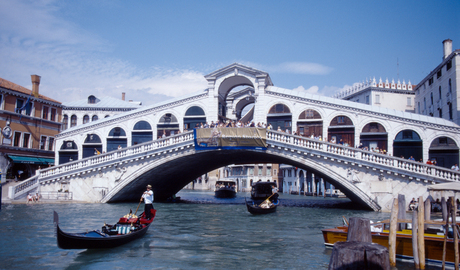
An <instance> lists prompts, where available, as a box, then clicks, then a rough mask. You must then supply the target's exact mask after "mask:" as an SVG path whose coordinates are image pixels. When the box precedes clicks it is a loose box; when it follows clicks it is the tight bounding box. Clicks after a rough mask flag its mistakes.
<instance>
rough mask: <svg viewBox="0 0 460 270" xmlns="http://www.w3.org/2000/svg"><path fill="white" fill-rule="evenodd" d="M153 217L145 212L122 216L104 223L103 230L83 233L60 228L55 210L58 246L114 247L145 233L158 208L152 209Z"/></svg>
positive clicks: (84, 247)
mask: <svg viewBox="0 0 460 270" xmlns="http://www.w3.org/2000/svg"><path fill="white" fill-rule="evenodd" d="M151 213H152V214H151V218H150V219H146V218H145V215H144V213H142V214H141V215H140V216H139V217H135V218H132V217H131V218H128V217H126V216H125V217H122V218H120V220H119V221H118V222H117V224H114V225H107V224H104V226H103V227H102V231H99V230H93V231H87V232H83V233H66V232H63V231H62V230H61V228H59V216H58V214H57V213H56V211H54V227H55V232H56V237H57V244H58V247H60V248H62V249H96V248H113V247H117V246H120V245H123V244H126V243H128V242H131V241H133V240H134V239H137V238H140V237H142V236H144V235H145V233H146V232H147V230H148V229H149V227H150V224H151V223H152V221H153V219H154V218H155V214H156V210H155V209H152V210H151Z"/></svg>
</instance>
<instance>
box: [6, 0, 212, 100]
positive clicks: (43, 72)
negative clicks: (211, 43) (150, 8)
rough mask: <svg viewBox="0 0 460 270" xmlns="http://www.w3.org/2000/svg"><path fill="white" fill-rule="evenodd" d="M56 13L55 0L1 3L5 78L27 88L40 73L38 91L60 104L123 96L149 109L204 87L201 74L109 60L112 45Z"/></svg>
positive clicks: (204, 81)
mask: <svg viewBox="0 0 460 270" xmlns="http://www.w3.org/2000/svg"><path fill="white" fill-rule="evenodd" d="M57 12H58V8H57V7H56V6H55V5H54V3H53V1H42V2H34V1H32V2H21V1H6V2H2V8H1V9H0V33H1V34H0V48H1V50H0V59H2V65H0V74H1V76H2V77H3V78H4V79H7V80H10V81H12V82H14V83H17V84H20V85H22V86H24V87H27V88H29V89H30V88H31V83H30V77H29V75H30V74H37V75H40V76H42V80H41V85H40V93H42V94H44V95H46V96H48V97H50V98H53V99H55V100H58V101H60V102H67V101H72V100H76V99H84V98H86V97H88V96H89V95H95V96H113V97H116V98H121V93H122V92H125V93H126V98H127V99H132V100H137V101H142V102H143V104H144V105H148V104H153V103H155V102H158V101H162V100H165V99H167V98H171V97H178V96H181V95H184V94H188V93H191V92H196V91H199V90H204V89H205V88H206V86H207V82H206V80H205V79H204V76H203V74H200V73H199V72H195V71H190V70H186V69H185V70H184V69H167V68H164V67H152V68H151V69H149V70H148V71H145V70H140V69H139V68H137V67H135V66H133V65H132V64H130V63H129V62H126V61H122V60H119V59H113V58H111V57H110V56H109V55H108V51H107V50H110V47H111V45H110V44H107V42H106V41H104V40H102V39H99V38H98V37H94V35H92V34H91V33H88V32H86V31H84V30H82V29H81V28H79V27H78V26H75V25H74V24H72V23H70V22H67V21H65V20H64V19H61V18H59V17H57V16H56V15H55V14H56V13H57ZM24 18H27V20H24ZM107 48H109V49H107Z"/></svg>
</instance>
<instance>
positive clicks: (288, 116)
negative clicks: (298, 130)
mask: <svg viewBox="0 0 460 270" xmlns="http://www.w3.org/2000/svg"><path fill="white" fill-rule="evenodd" d="M270 124H271V125H272V127H273V129H275V130H279V131H283V132H288V133H291V131H292V113H291V110H290V109H289V107H288V106H286V105H284V104H281V103H278V104H276V105H274V106H272V107H271V108H270V110H269V111H268V114H267V125H270Z"/></svg>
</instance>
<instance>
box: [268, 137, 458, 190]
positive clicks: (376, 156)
mask: <svg viewBox="0 0 460 270" xmlns="http://www.w3.org/2000/svg"><path fill="white" fill-rule="evenodd" d="M267 140H272V141H276V142H280V143H285V144H289V145H293V146H298V147H302V148H307V149H312V150H315V151H318V152H324V153H330V154H333V155H339V156H342V157H346V158H351V159H355V160H357V161H358V160H362V161H366V162H369V163H374V164H379V165H383V166H385V167H390V168H389V169H391V168H394V169H399V170H402V171H407V172H411V173H414V174H418V175H424V176H425V177H426V178H427V179H430V180H434V179H435V178H438V179H442V180H449V181H460V172H458V171H454V170H451V169H448V168H443V167H438V166H434V165H429V164H425V163H420V162H417V161H412V160H407V159H403V158H398V157H393V156H389V155H386V154H380V153H374V152H370V151H367V150H362V149H359V148H353V147H348V146H344V145H341V144H334V143H330V142H326V141H320V140H316V139H312V138H308V137H301V136H296V135H291V134H287V133H283V132H279V131H274V130H267Z"/></svg>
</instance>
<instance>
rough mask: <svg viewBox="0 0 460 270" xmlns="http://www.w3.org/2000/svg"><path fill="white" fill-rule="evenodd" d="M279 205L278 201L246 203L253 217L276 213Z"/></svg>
mask: <svg viewBox="0 0 460 270" xmlns="http://www.w3.org/2000/svg"><path fill="white" fill-rule="evenodd" d="M245 200H246V198H245ZM279 203H280V202H279V200H278V199H276V200H274V201H270V200H264V201H246V207H247V208H248V211H249V213H251V214H253V215H262V214H270V213H274V212H276V207H277V206H278V205H279Z"/></svg>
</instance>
